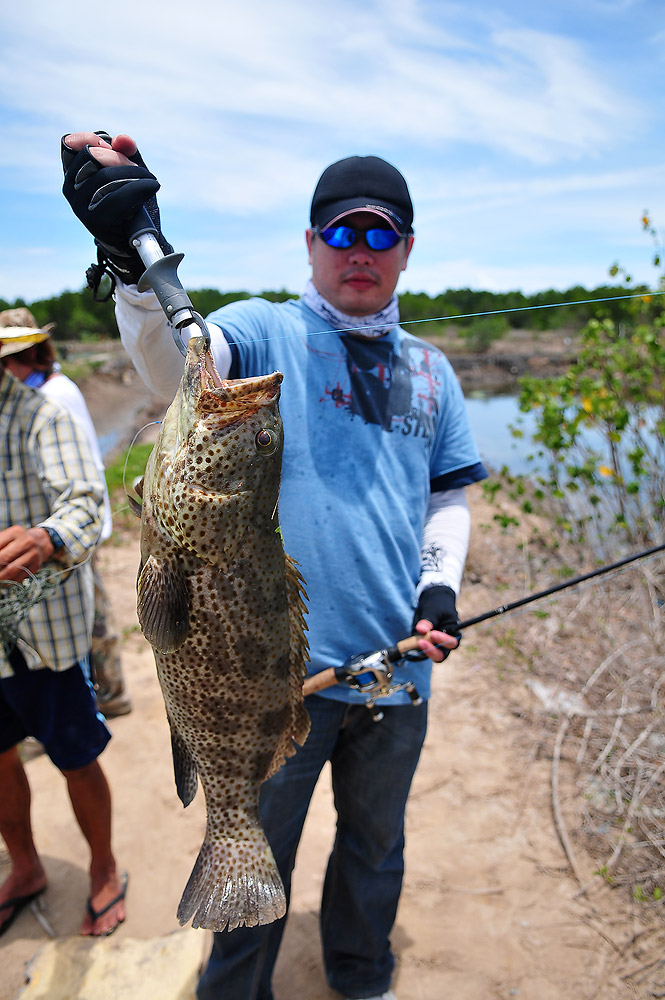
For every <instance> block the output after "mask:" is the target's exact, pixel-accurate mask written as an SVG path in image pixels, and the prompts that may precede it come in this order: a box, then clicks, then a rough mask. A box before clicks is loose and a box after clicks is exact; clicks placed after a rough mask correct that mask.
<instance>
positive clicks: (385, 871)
mask: <svg viewBox="0 0 665 1000" xmlns="http://www.w3.org/2000/svg"><path fill="white" fill-rule="evenodd" d="M63 164H64V167H65V186H64V191H65V194H66V196H67V198H68V200H69V201H70V203H71V205H72V207H73V208H74V211H75V213H76V214H77V216H78V217H79V218H80V219H81V221H82V222H83V223H84V225H85V226H86V227H87V228H88V229H89V230H90V232H91V233H92V234H93V235H94V236H95V239H96V242H97V246H98V264H97V265H95V267H94V268H92V269H91V271H90V272H89V276H90V279H91V281H92V283H93V284H95V283H96V284H97V285H98V284H99V279H100V276H101V273H102V272H103V271H104V270H106V271H107V272H108V273H110V274H111V275H112V276H113V279H114V281H115V298H116V314H117V319H118V326H119V329H120V333H121V338H122V341H123V344H124V345H125V347H126V349H127V350H128V352H129V354H130V356H131V357H132V360H133V362H134V365H135V367H136V368H137V370H138V372H139V373H140V374H141V376H142V377H143V379H144V381H145V382H146V384H147V385H148V386H149V387H150V388H151V389H152V390H153V391H155V392H157V393H159V394H160V395H164V394H165V393H167V392H169V393H171V394H172V393H173V392H174V391H175V390H176V388H177V386H178V383H179V382H180V380H181V378H182V377H183V364H182V357H181V355H180V353H179V352H178V349H177V347H176V346H175V344H174V341H173V337H172V333H171V329H170V327H169V325H168V323H167V322H166V319H165V316H164V313H163V312H162V309H161V306H160V305H159V303H158V301H157V298H156V297H155V295H154V294H153V293H152V292H151V291H145V292H140V291H139V290H138V288H137V282H138V280H139V279H140V277H141V275H142V273H143V271H144V265H143V264H142V262H141V259H140V257H139V256H138V254H137V253H136V252H135V251H134V250H131V249H130V248H129V243H128V236H129V232H128V230H127V226H128V220H129V218H130V217H132V216H133V215H134V214H135V213H136V211H137V209H138V208H139V207H140V206H141V205H142V204H143V203H144V202H147V203H148V204H147V206H146V207H147V208H148V211H149V213H150V215H151V218H152V219H153V221H154V222H155V223H156V227H157V230H158V233H159V240H160V244H161V245H162V247H163V249H164V251H165V252H166V253H168V252H170V250H171V248H170V246H169V245H168V243H167V242H166V240H165V239H164V237H163V236H162V234H161V230H160V224H159V214H158V212H157V206H156V202H155V201H154V194H155V193H156V191H157V189H158V187H159V185H158V183H157V181H156V179H155V178H154V176H153V175H152V174H151V173H150V172H149V171H148V170H147V168H146V167H145V164H144V163H143V160H142V159H141V157H140V155H139V154H138V150H137V148H136V144H135V142H134V141H133V139H131V138H130V137H129V136H126V135H118V136H116V137H115V138H113V139H111V137H110V136H107V135H106V134H105V133H100V134H97V133H92V132H81V133H74V134H71V135H68V136H66V137H65V139H64V140H63ZM305 237H306V243H307V249H308V253H309V262H310V264H311V268H312V273H311V279H310V280H309V282H308V284H307V286H306V288H305V290H304V294H303V295H302V297H301V298H299V299H297V300H290V301H288V302H286V303H271V302H268V301H266V300H264V299H250V300H243V301H240V302H236V303H232V304H230V305H228V306H225V307H224V308H222V309H220V310H217V311H216V312H214V313H213V314H212V315H211V316H210V317H208V321H207V323H208V329H209V331H210V337H211V350H212V357H213V359H214V365H215V367H216V370H217V372H218V373H219V375H221V377H222V379H231V380H236V379H239V380H245V379H255V378H256V377H259V376H266V375H269V374H270V373H272V372H275V371H279V372H281V373H283V377H284V381H283V385H282V387H281V401H280V410H281V415H282V419H283V423H284V451H283V459H282V482H281V491H280V494H279V525H280V529H281V534H282V536H283V540H284V547H285V549H286V552H288V553H289V555H290V556H291V557H292V558H293V559H294V560H295V562H296V563H297V564H298V567H299V571H300V573H301V574H302V577H303V578H304V581H305V589H306V591H307V595H308V602H307V603H308V614H307V627H308V641H309V655H310V663H309V671H310V673H311V674H316V673H319V672H321V671H323V670H327V669H328V668H330V667H337V666H339V665H340V664H342V663H343V662H344V661H345V660H347V659H348V657H349V656H350V655H352V654H357V653H361V652H365V651H368V650H376V649H381V648H384V647H386V646H392V645H393V644H394V643H395V642H396V641H397V640H398V639H400V638H402V637H403V636H406V635H407V634H409V633H410V632H416V633H417V634H420V635H421V639H420V640H419V643H418V645H419V648H420V650H421V651H422V653H423V654H424V657H423V659H422V660H420V661H410V662H408V663H406V664H405V665H404V666H403V667H400V668H399V677H400V680H402V679H404V680H405V681H406V680H408V681H411V682H412V684H413V685H414V686H415V688H416V690H417V692H418V694H419V695H420V696H421V697H422V699H423V700H422V703H421V704H414V703H413V702H412V700H411V698H410V696H409V694H408V693H407V692H406V691H404V690H399V691H397V692H396V693H394V694H392V695H391V696H390V697H388V698H385V699H382V700H381V701H380V707H381V711H382V712H383V719H382V721H381V722H379V723H378V724H377V723H376V722H375V721H374V718H373V716H372V714H371V713H370V712H369V711H368V710H367V707H366V704H365V701H366V699H365V696H364V695H363V694H362V693H360V692H359V691H357V690H355V689H354V688H353V687H351V686H349V685H347V684H344V683H340V684H336V685H332V686H330V687H328V688H326V689H325V690H321V691H320V692H318V693H317V694H314V695H310V696H308V697H307V698H306V699H305V707H306V709H307V711H308V713H309V717H310V722H311V726H310V732H309V735H308V736H307V739H306V741H305V743H304V745H303V746H302V747H299V748H298V749H297V751H296V753H295V755H293V756H289V757H288V759H287V760H286V762H285V763H284V764H283V766H282V767H281V768H280V769H279V770H278V771H277V773H275V774H273V775H272V776H271V777H270V778H269V779H268V780H267V781H265V782H263V784H262V785H261V795H260V819H261V824H262V826H263V828H264V830H265V832H266V835H267V838H268V841H269V843H270V846H271V848H272V851H273V853H274V856H275V860H276V862H277V867H278V869H279V872H280V875H281V879H282V881H283V883H284V886H285V889H286V893H287V896H288V892H289V887H290V878H291V872H292V869H293V866H294V863H295V856H296V850H297V847H298V842H299V839H300V835H301V832H302V827H303V824H304V821H305V817H306V814H307V809H308V806H309V802H310V799H311V795H312V793H313V791H314V787H315V785H316V782H317V779H318V777H319V774H320V772H321V770H322V768H323V767H324V765H325V764H326V763H327V762H328V761H329V762H330V764H331V770H332V783H333V792H334V798H335V807H336V809H337V814H338V822H337V832H336V837H335V843H334V846H333V850H332V853H331V856H330V859H329V862H328V869H327V873H326V878H325V884H324V889H323V899H322V904H321V937H322V944H323V959H324V965H325V971H326V977H327V980H328V983H329V985H330V986H331V987H332V988H333V989H335V990H337V991H339V993H340V994H341V995H342V996H344V997H345V998H347V1000H394V996H395V995H394V993H393V992H392V990H391V980H392V975H393V969H394V956H393V953H392V950H391V946H390V934H391V931H392V927H393V923H394V920H395V915H396V911H397V905H398V901H399V896H400V892H401V886H402V878H403V871H404V858H403V849H404V814H405V808H406V802H407V798H408V794H409V790H410V787H411V782H412V779H413V775H414V772H415V769H416V766H417V763H418V758H419V755H420V751H421V748H422V745H423V742H424V739H425V732H426V724H427V699H428V697H429V694H430V673H431V661H434V662H441V661H442V660H443V659H444V658H445V656H447V655H448V652H449V651H450V650H452V649H454V648H455V647H456V646H457V645H458V643H459V633H458V631H457V625H458V623H459V619H458V616H457V611H456V607H455V604H456V595H457V593H458V591H459V587H460V582H461V578H462V572H463V567H464V561H465V558H466V550H467V545H468V535H469V520H470V519H469V512H468V507H467V504H466V500H465V496H464V488H465V487H466V486H467V485H469V484H471V483H474V482H477V481H478V480H480V479H483V478H484V477H485V476H486V472H485V469H484V468H483V466H482V464H481V462H480V460H479V458H478V454H477V451H476V448H475V445H474V443H473V440H472V436H471V433H470V429H469V426H468V422H467V418H466V414H465V408H464V401H463V397H462V393H461V391H460V388H459V385H458V383H457V379H456V377H455V375H454V372H453V370H452V368H451V366H450V364H449V363H448V361H447V359H446V358H445V357H444V355H443V354H442V353H441V352H440V351H439V350H437V349H436V348H434V347H432V346H431V345H430V344H428V343H426V342H425V341H422V340H420V339H419V338H417V337H415V336H412V335H411V334H409V333H407V332H406V331H405V330H403V329H401V328H400V326H399V309H398V301H397V296H396V295H395V288H396V286H397V281H398V278H399V276H400V274H401V272H402V271H403V270H404V269H405V268H406V266H407V262H408V259H409V255H410V253H411V250H412V247H413V242H414V234H413V206H412V203H411V198H410V195H409V191H408V187H407V184H406V181H405V180H404V178H403V176H402V175H401V174H400V173H399V171H398V170H397V169H396V168H395V167H394V166H392V165H391V164H390V163H387V162H386V161H385V160H383V159H380V158H379V157H376V156H351V157H348V158H345V159H343V160H340V161H338V162H336V163H333V164H331V165H330V166H329V167H327V168H326V169H325V170H324V172H323V174H322V175H321V177H320V179H319V181H318V183H317V185H316V188H315V191H314V196H313V198H312V203H311V213H310V226H309V228H308V229H307V231H306V234H305ZM190 356H191V351H190ZM190 356H188V362H187V364H189V365H191V364H192V361H191V360H190ZM224 385H228V386H231V387H232V386H234V385H235V383H234V382H226V383H223V384H222V387H221V390H220V391H222V392H225V391H226V390H225V389H224V388H223V387H224ZM183 386H184V381H183ZM182 391H183V390H182V387H181V390H180V392H181V393H182ZM256 440H257V441H259V440H260V438H259V435H258V434H257V437H256ZM153 464H154V463H153ZM262 613H263V612H262V607H261V606H259V603H257V606H256V608H255V618H256V623H255V624H258V626H260V624H261V620H262ZM144 632H146V629H145V628H144ZM146 634H147V633H146ZM263 640H264V641H265V642H267V643H269V642H270V635H269V634H268V635H265V636H263ZM151 641H152V640H151ZM258 644H259V643H258V641H257V645H258ZM153 645H154V643H153ZM260 655H261V654H260V652H259V651H258V649H257V653H256V659H257V661H258V659H259V657H260ZM156 656H157V654H156ZM158 667H159V657H158ZM160 679H161V678H160ZM162 686H163V688H164V684H163V685H162ZM167 711H168V703H167ZM169 718H170V721H172V720H171V715H170V716H169ZM173 728H174V727H173V723H172V731H173ZM296 738H297V737H296ZM298 742H300V740H298ZM174 754H175V748H174ZM194 759H195V761H196V758H195V756H194ZM179 791H180V789H179ZM206 794H207V793H206ZM181 797H182V796H181ZM183 801H184V799H183ZM209 812H210V810H209ZM190 915H191V913H190ZM285 920H286V917H285V916H283V917H280V918H279V919H275V915H274V913H272V914H270V915H268V916H267V917H264V918H262V915H261V913H259V915H258V917H257V918H256V919H253V918H252V919H251V920H250V919H245V920H244V926H238V927H236V928H235V929H233V930H229V929H228V928H227V929H224V930H216V933H215V936H214V945H213V950H212V954H211V956H210V959H209V962H208V966H207V968H206V970H205V972H204V973H203V975H202V977H201V980H200V983H199V986H198V997H199V1000H226V998H231V997H232V998H233V1000H272V997H273V994H272V988H271V978H272V971H273V967H274V963H275V960H276V957H277V952H278V949H279V944H280V941H281V936H282V933H283V930H284V924H285ZM264 921H265V922H264ZM195 922H196V921H195ZM252 924H254V926H252ZM199 925H200V926H212V927H213V929H216V926H217V927H219V926H221V925H219V924H218V925H215V924H214V923H206V922H205V920H200V921H199Z"/></svg>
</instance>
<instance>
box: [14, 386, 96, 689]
mask: <svg viewBox="0 0 665 1000" xmlns="http://www.w3.org/2000/svg"><path fill="white" fill-rule="evenodd" d="M103 496H104V485H103V483H102V481H101V480H100V474H99V472H98V471H97V469H96V467H95V463H94V460H93V458H92V455H91V453H90V449H89V446H88V443H87V441H86V438H85V435H84V433H83V431H82V430H80V429H79V428H78V427H77V425H76V424H75V423H74V421H73V420H72V418H71V417H70V416H69V414H68V413H66V412H65V410H63V409H61V408H60V407H59V406H55V405H54V404H53V403H51V402H49V401H48V400H47V399H45V398H44V397H43V396H42V395H41V394H40V393H38V392H36V391H35V390H33V389H30V388H28V387H27V386H25V385H23V384H22V383H21V382H19V381H18V380H17V379H15V378H14V377H13V376H12V375H10V374H9V373H8V372H6V371H0V529H5V528H8V527H10V526H11V525H14V524H18V525H21V527H25V528H32V527H37V526H40V527H51V528H55V530H56V531H57V532H58V534H59V535H60V537H61V538H62V540H63V542H64V544H65V548H64V549H63V550H61V553H60V556H59V559H58V561H57V562H52V563H50V564H49V565H50V568H52V569H53V571H54V572H56V573H58V572H62V570H64V569H65V568H66V567H73V569H72V571H71V572H70V573H69V574H68V575H67V576H66V578H65V579H64V581H63V582H62V583H61V584H60V585H59V586H58V587H56V589H55V590H54V591H51V592H50V593H49V594H48V596H47V597H45V598H44V599H43V600H41V601H39V602H38V603H36V604H34V605H33V606H32V608H31V609H30V610H29V612H28V614H27V615H26V616H25V617H24V618H23V619H22V620H21V621H20V623H19V625H18V629H17V633H18V645H19V648H20V650H21V652H22V653H23V655H24V657H25V659H26V662H27V664H28V666H29V667H30V668H31V669H33V670H35V669H39V668H41V667H48V668H50V669H51V670H66V669H67V668H68V667H71V666H72V665H73V664H74V663H75V662H76V661H77V660H79V659H81V658H82V657H84V656H85V655H86V654H87V653H88V652H89V650H90V637H91V632H92V621H93V615H94V587H93V579H92V568H91V565H90V561H89V559H88V557H89V556H90V555H91V553H92V552H93V551H94V549H95V547H96V545H97V544H98V542H99V537H100V533H101V529H102V504H103ZM1 597H2V595H1V592H0V599H1ZM11 674H12V669H11V666H10V665H9V662H8V659H7V651H6V648H5V646H4V643H2V642H0V677H8V676H11Z"/></svg>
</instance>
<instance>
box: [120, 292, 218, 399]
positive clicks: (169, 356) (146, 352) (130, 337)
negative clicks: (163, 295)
mask: <svg viewBox="0 0 665 1000" xmlns="http://www.w3.org/2000/svg"><path fill="white" fill-rule="evenodd" d="M115 315H116V320H117V323H118V329H119V331H120V339H121V341H122V345H123V347H124V348H125V350H126V351H127V353H128V354H129V356H130V358H131V359H132V364H133V365H134V367H135V368H136V370H137V372H138V373H139V375H140V376H141V378H142V379H143V381H144V382H145V384H146V385H147V386H148V388H149V389H151V390H152V391H153V392H154V393H155V394H156V395H157V396H160V397H163V398H165V399H172V398H173V395H174V393H175V391H176V389H177V388H178V385H179V384H180V379H181V378H182V371H183V356H182V354H181V353H180V351H179V350H178V347H177V346H176V343H175V341H174V339H173V333H172V327H171V325H170V323H169V322H168V320H167V319H166V316H165V315H164V312H163V310H162V307H161V306H160V304H159V302H158V300H157V296H156V295H155V293H154V292H139V290H138V289H137V287H136V286H135V285H124V284H123V283H122V282H121V281H118V282H117V284H116V290H115ZM208 329H209V330H210V340H211V348H212V356H213V360H214V362H215V367H216V368H217V371H218V372H219V374H220V376H221V377H222V378H226V376H227V375H228V373H229V368H230V367H231V349H230V348H229V345H228V344H227V342H226V340H225V339H224V334H223V333H222V331H221V330H220V328H219V327H218V326H215V325H214V324H213V323H210V324H208Z"/></svg>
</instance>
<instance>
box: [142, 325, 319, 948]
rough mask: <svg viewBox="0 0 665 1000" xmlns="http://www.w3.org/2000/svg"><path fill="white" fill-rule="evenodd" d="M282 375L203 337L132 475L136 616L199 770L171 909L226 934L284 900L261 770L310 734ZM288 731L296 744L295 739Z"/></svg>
mask: <svg viewBox="0 0 665 1000" xmlns="http://www.w3.org/2000/svg"><path fill="white" fill-rule="evenodd" d="M281 382H282V375H281V373H280V372H275V373H273V374H272V375H263V376H259V377H256V378H247V379H237V380H222V379H221V378H220V376H219V374H218V373H217V371H216V369H215V366H214V364H213V361H212V357H211V355H210V353H209V350H208V349H207V347H206V346H205V343H204V340H203V338H202V337H196V338H193V339H192V340H190V342H189V347H188V350H187V357H186V360H185V370H184V373H183V377H182V381H181V383H180V387H179V389H178V392H177V394H176V396H175V398H174V400H173V402H172V404H171V406H170V407H169V409H168V411H167V413H166V415H165V417H164V420H163V422H162V426H161V430H160V433H159V437H158V440H157V442H156V444H155V446H154V448H153V451H152V453H151V455H150V458H149V460H148V464H147V466H146V471H145V475H144V478H143V481H142V484H139V486H138V487H137V493H138V494H139V495H140V497H141V500H142V504H141V568H140V571H139V576H138V584H137V590H138V603H137V610H138V618H139V623H140V625H141V629H142V630H143V634H144V635H145V637H146V638H147V640H148V642H149V643H150V644H151V645H152V647H153V650H154V654H155V660H156V663H157V673H158V676H159V682H160V685H161V689H162V693H163V696H164V703H165V705H166V713H167V716H168V721H169V725H170V729H171V746H172V751H173V766H174V772H175V783H176V789H177V792H178V795H179V797H180V799H181V800H182V802H183V805H185V806H187V805H188V804H189V803H190V802H191V801H192V799H193V798H194V795H195V793H196V790H197V784H198V782H197V776H198V778H200V779H201V784H202V786H203V791H204V794H205V800H206V807H207V822H206V834H205V839H204V842H203V845H202V847H201V850H200V853H199V856H198V858H197V860H196V863H195V865H194V869H193V871H192V874H191V875H190V878H189V881H188V883H187V886H186V887H185V891H184V893H183V895H182V899H181V901H180V905H179V907H178V918H179V920H180V923H181V924H184V923H186V922H187V921H188V920H190V919H191V918H193V921H192V926H194V927H206V928H209V929H211V930H215V931H220V930H224V929H225V928H228V929H229V930H232V929H233V928H235V927H237V926H240V925H242V924H245V925H247V926H249V927H252V926H255V925H256V924H266V923H270V922H271V921H273V920H276V919H278V918H279V917H281V916H283V915H284V913H285V912H286V900H285V895H284V888H283V885H282V882H281V879H280V876H279V873H278V871H277V868H276V865H275V861H274V858H273V855H272V851H271V849H270V846H269V845H268V842H267V840H266V837H265V834H264V832H263V829H262V827H261V825H260V821H259V814H258V798H259V788H260V785H261V783H262V782H263V781H264V780H265V779H266V778H268V777H269V776H270V775H272V774H274V773H275V772H276V771H277V770H278V769H279V768H280V766H281V765H282V763H283V762H284V760H285V758H286V757H287V756H290V755H291V754H293V753H294V752H295V743H299V744H302V743H304V741H305V739H306V737H307V733H308V730H309V717H308V715H307V711H306V709H305V707H304V705H303V696H302V683H303V678H304V676H305V673H306V661H307V641H306V638H305V620H304V615H305V611H306V605H305V600H306V595H305V592H304V585H303V580H302V578H301V576H300V574H299V572H298V569H297V566H296V564H295V562H294V561H293V560H292V559H291V558H290V557H289V556H288V555H287V554H286V553H285V551H284V547H283V543H282V537H281V534H280V530H279V519H278V513H277V499H278V494H279V484H280V477H281V459H282V444H283V433H282V422H281V418H280V415H279V406H278V403H279V395H280V385H281ZM294 741H295V743H294Z"/></svg>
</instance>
